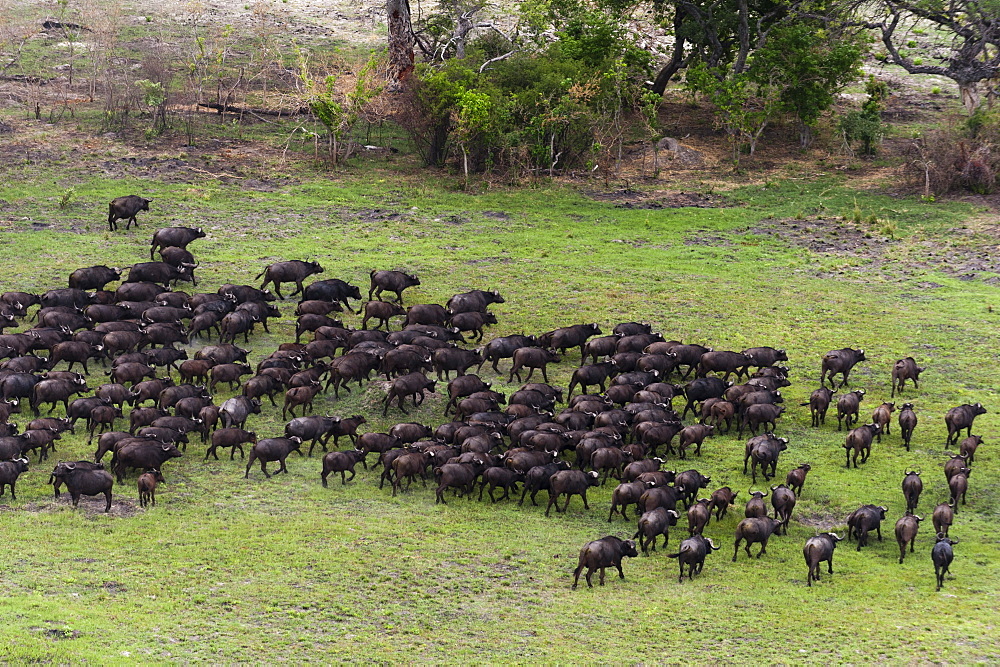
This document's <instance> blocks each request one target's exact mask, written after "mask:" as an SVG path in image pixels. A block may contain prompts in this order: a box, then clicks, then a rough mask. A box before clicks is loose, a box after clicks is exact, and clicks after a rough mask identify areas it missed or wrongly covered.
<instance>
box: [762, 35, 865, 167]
mask: <svg viewBox="0 0 1000 667" xmlns="http://www.w3.org/2000/svg"><path fill="white" fill-rule="evenodd" d="M863 52H864V49H863V43H862V40H861V39H860V38H859V36H853V37H852V36H850V35H838V34H834V33H832V32H831V31H830V30H827V29H826V28H824V27H823V26H822V25H820V24H818V23H817V22H816V21H813V20H808V19H807V20H803V21H799V22H794V23H786V24H783V25H780V26H777V27H775V28H774V29H773V30H772V31H771V35H770V38H769V39H768V41H767V43H766V44H765V45H764V46H763V47H761V48H760V49H758V50H757V51H756V52H754V54H753V56H752V58H751V64H750V68H749V74H750V76H751V78H752V79H753V80H754V81H755V82H756V83H757V84H758V85H759V86H768V87H774V86H777V87H778V89H779V90H778V97H779V103H778V106H777V109H778V110H779V111H781V112H784V113H790V114H793V115H794V116H795V118H796V119H797V120H798V123H799V143H800V144H801V146H802V147H803V148H805V147H806V146H808V145H809V144H810V143H811V141H812V129H811V128H812V126H813V125H814V124H815V123H816V121H817V120H818V119H819V116H820V114H822V113H823V112H824V111H826V110H827V109H829V108H830V107H831V106H833V101H834V96H835V95H836V94H837V93H838V92H839V91H840V90H841V89H842V88H843V87H844V86H846V85H847V84H849V83H851V82H852V81H854V80H856V79H857V78H858V76H860V74H861V58H862V55H863Z"/></svg>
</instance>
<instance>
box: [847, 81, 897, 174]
mask: <svg viewBox="0 0 1000 667" xmlns="http://www.w3.org/2000/svg"><path fill="white" fill-rule="evenodd" d="M865 92H867V93H868V99H867V100H865V102H864V104H862V105H861V111H852V112H850V113H848V114H847V115H846V116H844V118H843V119H841V121H840V131H841V132H842V133H843V135H844V142H845V143H846V144H847V145H848V146H851V145H852V144H856V143H858V142H861V152H862V154H864V155H875V151H876V150H877V147H878V144H879V143H881V141H882V138H883V137H885V132H886V126H885V123H883V122H882V116H881V113H882V109H884V108H885V100H886V98H887V97H888V96H889V87H888V86H887V85H886V84H885V82H884V81H878V80H876V79H875V77H874V76H871V77H869V78H868V83H867V84H865Z"/></svg>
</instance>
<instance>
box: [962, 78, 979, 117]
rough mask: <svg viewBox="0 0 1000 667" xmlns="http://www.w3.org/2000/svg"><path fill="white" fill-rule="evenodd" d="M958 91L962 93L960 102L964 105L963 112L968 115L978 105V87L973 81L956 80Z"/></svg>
mask: <svg viewBox="0 0 1000 667" xmlns="http://www.w3.org/2000/svg"><path fill="white" fill-rule="evenodd" d="M958 92H959V93H960V94H961V95H962V104H964V105H965V113H967V114H969V115H970V116H971V115H972V114H973V112H974V111H975V110H976V107H978V106H979V87H978V86H977V85H976V82H975V81H969V82H967V83H966V82H962V81H959V82H958Z"/></svg>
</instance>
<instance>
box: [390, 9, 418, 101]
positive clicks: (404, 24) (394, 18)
mask: <svg viewBox="0 0 1000 667" xmlns="http://www.w3.org/2000/svg"><path fill="white" fill-rule="evenodd" d="M385 13H386V17H387V19H388V21H389V69H388V78H389V89H390V90H396V91H398V90H401V89H403V88H404V87H405V86H406V79H407V78H408V77H409V76H410V74H412V73H413V45H414V41H415V40H414V38H413V28H412V27H411V25H410V3H409V2H408V0H386V3H385Z"/></svg>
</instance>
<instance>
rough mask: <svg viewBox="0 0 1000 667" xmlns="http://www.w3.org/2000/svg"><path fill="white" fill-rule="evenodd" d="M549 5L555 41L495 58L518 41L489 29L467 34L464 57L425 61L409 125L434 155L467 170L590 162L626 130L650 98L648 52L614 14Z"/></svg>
mask: <svg viewBox="0 0 1000 667" xmlns="http://www.w3.org/2000/svg"><path fill="white" fill-rule="evenodd" d="M571 5H572V6H571ZM551 7H552V11H553V12H555V14H554V16H552V20H553V22H554V23H555V24H556V25H557V26H559V40H558V41H557V42H554V43H551V44H546V45H543V46H541V47H539V48H537V49H534V50H527V49H525V50H522V51H521V52H520V53H518V54H516V55H514V56H511V57H507V58H502V59H499V60H495V61H493V62H490V61H491V60H493V59H495V58H499V57H501V56H503V55H505V54H507V53H509V52H510V51H511V50H512V45H511V44H510V43H509V42H507V41H506V40H505V39H502V38H498V37H497V36H496V35H493V34H488V35H487V36H485V37H483V38H480V39H477V40H473V41H472V42H470V43H469V45H468V48H467V50H466V54H467V55H466V57H465V58H464V59H461V60H458V59H451V60H446V61H444V62H443V63H435V64H425V65H421V66H419V67H418V68H417V77H416V78H417V82H416V86H415V95H414V101H415V105H414V107H415V113H416V116H417V117H416V118H413V119H410V121H411V122H410V123H409V126H408V129H409V130H410V133H411V135H412V136H413V137H414V140H415V141H416V142H417V144H418V146H420V147H421V149H422V151H423V156H424V159H425V161H426V162H427V163H428V164H436V165H442V164H444V163H446V162H447V161H449V160H451V159H457V160H460V161H461V164H462V167H463V169H464V170H465V171H466V172H468V171H488V170H501V171H512V170H513V171H515V172H518V171H521V170H536V169H552V168H559V169H563V168H569V167H582V166H585V165H588V164H589V161H590V160H592V158H593V156H594V153H595V151H596V152H600V151H601V150H608V149H610V148H612V147H613V146H611V145H610V144H614V143H615V142H616V141H617V142H621V141H623V140H624V138H625V136H624V135H625V134H627V129H622V128H624V127H625V126H627V125H628V123H627V122H625V121H624V120H623V114H629V113H632V112H638V111H640V110H642V109H643V107H644V106H646V105H648V104H649V103H650V100H649V99H648V97H647V96H646V95H645V91H644V89H643V87H642V83H641V82H642V80H643V78H644V76H645V73H646V72H647V71H648V66H649V56H648V54H647V53H646V52H645V51H643V50H642V49H639V48H638V47H637V46H635V45H634V44H633V43H632V41H631V38H630V37H629V35H628V33H627V32H626V31H625V30H624V28H623V25H622V24H621V22H620V21H618V20H616V19H614V18H611V17H609V16H606V15H604V14H603V13H601V12H596V11H589V10H585V9H583V8H581V7H580V6H578V5H576V3H575V2H574V1H573V0H567V1H566V2H561V3H554V4H553V5H552V6H551ZM563 13H565V15H566V16H569V18H568V19H565V20H563V19H562V18H561V17H562V14H563ZM480 70H482V71H480ZM635 115H636V116H637V115H638V114H635ZM616 124H617V126H616V128H615V130H616V131H609V127H610V126H615V125H616ZM640 125H641V124H640ZM618 126H620V127H618ZM608 136H612V137H614V139H613V140H612V141H611V142H608V141H606V140H604V139H605V138H606V137H608Z"/></svg>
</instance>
